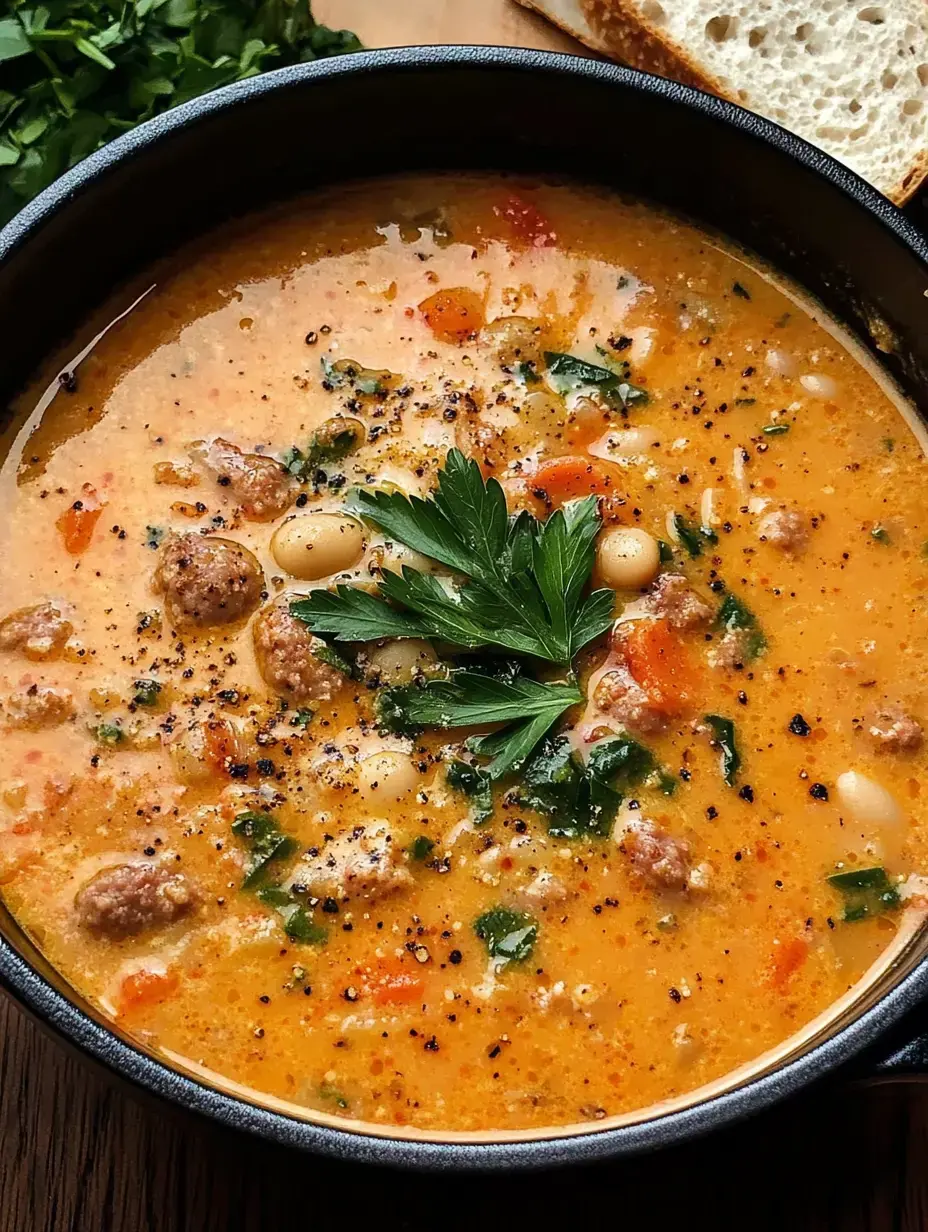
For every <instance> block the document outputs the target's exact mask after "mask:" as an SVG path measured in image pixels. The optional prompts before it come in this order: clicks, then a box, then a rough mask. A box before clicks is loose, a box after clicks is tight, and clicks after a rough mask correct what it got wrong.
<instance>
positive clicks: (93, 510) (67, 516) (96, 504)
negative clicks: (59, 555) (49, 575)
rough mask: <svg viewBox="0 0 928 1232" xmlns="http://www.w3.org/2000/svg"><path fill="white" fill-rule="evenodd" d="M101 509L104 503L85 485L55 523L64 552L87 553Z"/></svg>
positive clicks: (94, 491)
mask: <svg viewBox="0 0 928 1232" xmlns="http://www.w3.org/2000/svg"><path fill="white" fill-rule="evenodd" d="M103 508H104V502H103V501H101V500H100V499H99V497H98V496H97V493H96V489H95V488H93V487H91V485H90V484H89V483H85V484H84V486H83V488H82V489H81V496H80V498H79V499H78V500H76V501H75V502H74V504H73V505H72V506H71V507H70V509H66V510H65V511H64V513H63V514H62V515H61V517H60V518H59V519H58V521H57V522H56V523H55V525H56V527H57V528H58V530H59V531H60V532H61V537H62V539H63V540H64V547H65V551H66V552H70V554H71V555H72V556H79V555H80V554H81V552H86V551H87V549H88V548H89V547H90V541H91V539H92V538H93V530H94V527H95V526H96V524H97V520H98V518H99V517H100V514H101V513H102V512H103Z"/></svg>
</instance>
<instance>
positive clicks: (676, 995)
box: [669, 988, 683, 1005]
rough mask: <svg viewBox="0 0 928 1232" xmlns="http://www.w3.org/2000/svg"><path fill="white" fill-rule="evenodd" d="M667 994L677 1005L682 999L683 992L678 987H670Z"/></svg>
mask: <svg viewBox="0 0 928 1232" xmlns="http://www.w3.org/2000/svg"><path fill="white" fill-rule="evenodd" d="M669 996H670V999H671V1001H674V1002H676V1004H677V1005H679V1004H680V1002H681V1001H682V1000H683V994H682V993H681V992H680V990H679V988H671V989H670V992H669Z"/></svg>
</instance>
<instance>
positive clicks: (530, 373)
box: [512, 359, 541, 385]
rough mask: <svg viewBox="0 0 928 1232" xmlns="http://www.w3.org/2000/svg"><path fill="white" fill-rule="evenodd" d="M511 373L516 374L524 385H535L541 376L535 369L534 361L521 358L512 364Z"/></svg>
mask: <svg viewBox="0 0 928 1232" xmlns="http://www.w3.org/2000/svg"><path fill="white" fill-rule="evenodd" d="M512 371H513V375H514V376H517V377H518V378H519V380H520V381H521V382H522V383H523V384H524V385H537V384H538V383H539V381H540V380H541V377H540V376H539V375H538V373H537V372H536V371H535V362H534V360H531V359H522V360H520V361H519V362H518V363H517V364H515V365H514V366H513V369H512Z"/></svg>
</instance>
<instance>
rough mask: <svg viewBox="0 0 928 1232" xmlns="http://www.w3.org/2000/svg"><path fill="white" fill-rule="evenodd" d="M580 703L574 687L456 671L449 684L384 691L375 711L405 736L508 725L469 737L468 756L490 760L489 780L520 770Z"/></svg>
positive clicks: (580, 696)
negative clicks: (425, 730)
mask: <svg viewBox="0 0 928 1232" xmlns="http://www.w3.org/2000/svg"><path fill="white" fill-rule="evenodd" d="M582 700H583V694H582V693H581V692H580V690H579V689H578V688H577V687H576V685H572V684H547V683H544V682H542V681H539V680H532V679H530V678H529V677H527V676H518V677H516V679H515V680H497V679H494V678H493V677H492V676H481V675H479V674H477V673H476V672H455V673H454V675H453V676H452V677H451V679H450V680H430V681H429V682H428V683H427V684H426V685H424V686H421V687H420V686H416V685H396V686H394V687H393V688H389V689H384V690H383V693H382V694H381V700H380V703H379V707H378V709H379V715H380V719H381V722H382V723H384V725H385V726H387V727H389V728H390V730H391V731H395V732H400V733H403V734H406V735H409V734H412V733H414V732H415V731H417V730H418V729H420V728H423V727H442V728H447V727H481V726H483V725H484V724H486V723H507V724H509V726H508V727H506V728H504V729H503V730H502V731H498V732H494V733H493V735H492V736H476V737H473V736H472V737H471V738H470V740H468V742H467V745H468V748H469V749H470V751H471V752H472V753H477V754H481V755H483V756H492V758H493V760H492V761H491V762H490V764H489V766H485V767H483V768H482V769H483V772H484V773H486V774H487V775H489V777H490V778H491V779H499V778H502V777H503V775H505V774H509V773H511V772H512V771H514V770H518V769H519V767H520V766H521V765H522V763H523V762H524V761H525V759H526V758H527V757H528V755H529V753H531V751H532V749H533V748H534V747H535V745H536V744H537V743H538V741H539V740H541V738H542V736H544V734H545V732H546V731H547V730H548V729H549V728H550V727H551V725H552V724H553V723H555V722H556V721H557V720H558V719H559V718H560V717H561V715H562V714H563V713H564V711H565V710H568V709H569V708H570V707H571V706H573V705H576V704H577V702H580V701H582Z"/></svg>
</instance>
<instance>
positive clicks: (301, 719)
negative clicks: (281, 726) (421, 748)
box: [290, 709, 315, 730]
mask: <svg viewBox="0 0 928 1232" xmlns="http://www.w3.org/2000/svg"><path fill="white" fill-rule="evenodd" d="M314 717H315V711H314V710H305V709H304V710H295V711H294V712H293V714H291V716H290V726H291V727H300V728H303V729H304V730H305V729H306V728H307V727H309V725H310V723H311V722H312V721H313V718H314Z"/></svg>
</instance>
